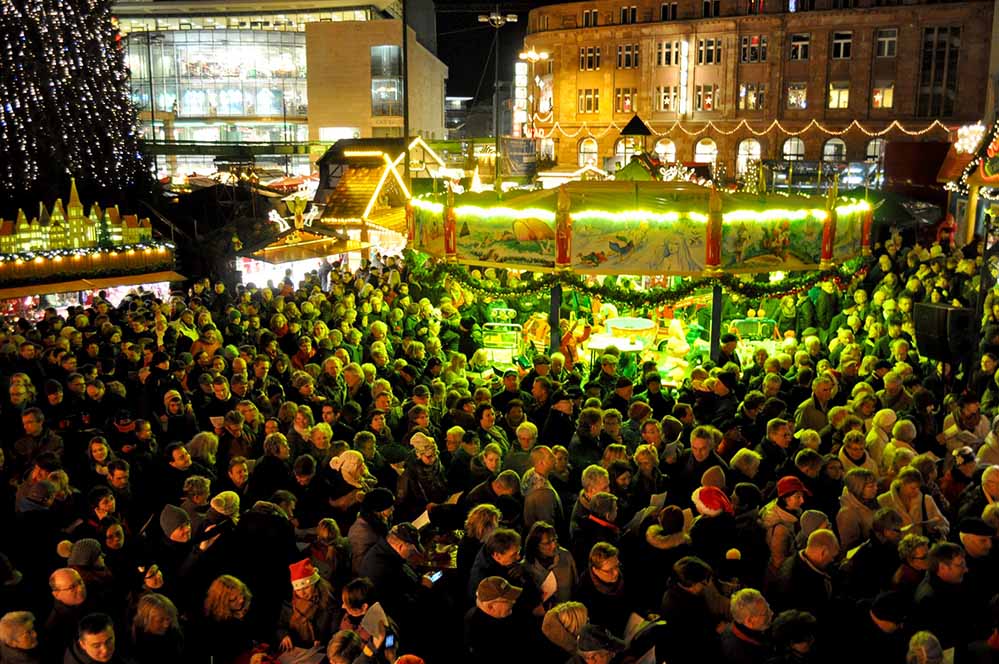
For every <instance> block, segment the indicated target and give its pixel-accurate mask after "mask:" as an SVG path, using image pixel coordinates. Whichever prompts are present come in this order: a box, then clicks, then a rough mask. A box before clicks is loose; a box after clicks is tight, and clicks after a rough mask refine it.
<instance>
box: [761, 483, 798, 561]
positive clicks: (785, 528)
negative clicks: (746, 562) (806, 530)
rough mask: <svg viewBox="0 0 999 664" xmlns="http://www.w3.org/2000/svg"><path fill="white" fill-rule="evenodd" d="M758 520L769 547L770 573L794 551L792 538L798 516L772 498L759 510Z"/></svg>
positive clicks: (795, 530) (795, 533)
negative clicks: (764, 532) (761, 524)
mask: <svg viewBox="0 0 999 664" xmlns="http://www.w3.org/2000/svg"><path fill="white" fill-rule="evenodd" d="M760 520H761V522H762V523H763V528H764V529H765V530H766V533H767V547H768V548H769V549H770V565H769V568H768V569H769V571H770V572H771V573H772V574H776V572H777V571H778V570H779V569H780V567H781V565H783V564H784V561H785V560H787V559H788V558H789V557H790V556H791V555H792V554H793V553H794V538H795V536H796V535H797V533H798V527H799V526H798V516H797V515H796V514H792V513H791V512H788V511H787V510H785V509H784V508H783V507H781V506H780V505H778V504H777V500H776V499H775V500H772V501H770V502H769V503H767V504H766V505H765V506H763V508H762V509H761V510H760Z"/></svg>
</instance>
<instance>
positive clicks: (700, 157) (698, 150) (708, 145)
mask: <svg viewBox="0 0 999 664" xmlns="http://www.w3.org/2000/svg"><path fill="white" fill-rule="evenodd" d="M717 158H718V144H717V143H715V142H714V141H713V140H712V139H710V138H702V139H701V140H699V141H697V145H695V146H694V161H696V162H698V163H701V164H713V163H715V160H716V159H717Z"/></svg>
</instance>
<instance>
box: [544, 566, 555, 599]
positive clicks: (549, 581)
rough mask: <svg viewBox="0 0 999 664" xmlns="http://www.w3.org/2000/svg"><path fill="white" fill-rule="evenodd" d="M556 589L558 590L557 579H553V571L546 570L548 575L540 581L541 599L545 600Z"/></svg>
mask: <svg viewBox="0 0 999 664" xmlns="http://www.w3.org/2000/svg"><path fill="white" fill-rule="evenodd" d="M556 590H558V580H556V579H555V572H548V576H546V577H545V580H544V581H542V582H541V601H543V602H544V601H547V600H548V598H549V597H551V596H552V595H554V594H555V591H556Z"/></svg>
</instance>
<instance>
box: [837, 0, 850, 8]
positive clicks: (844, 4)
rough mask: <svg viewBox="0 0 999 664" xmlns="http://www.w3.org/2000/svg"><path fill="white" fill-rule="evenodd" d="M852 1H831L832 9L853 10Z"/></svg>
mask: <svg viewBox="0 0 999 664" xmlns="http://www.w3.org/2000/svg"><path fill="white" fill-rule="evenodd" d="M853 4H854V0H832V8H833V9H853Z"/></svg>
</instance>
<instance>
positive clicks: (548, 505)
mask: <svg viewBox="0 0 999 664" xmlns="http://www.w3.org/2000/svg"><path fill="white" fill-rule="evenodd" d="M520 492H521V494H522V495H523V496H524V529H525V530H530V528H531V526H533V525H534V524H535V523H536V522H538V521H544V522H546V523H548V524H551V525H552V526H555V529H556V530H557V531H558V532H559V533H560V534H562V535H565V534H567V532H568V531H567V529H566V523H565V511H564V510H563V509H562V500H561V499H560V498H559V495H558V493H557V492H556V491H555V489H554V488H553V487H552V484H551V482H549V481H548V478H546V477H543V476H542V475H539V474H537V473H536V472H534V469H533V468H531V469H529V470H528V471H527V472H526V473H524V476H523V479H522V480H521V482H520Z"/></svg>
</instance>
